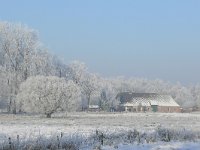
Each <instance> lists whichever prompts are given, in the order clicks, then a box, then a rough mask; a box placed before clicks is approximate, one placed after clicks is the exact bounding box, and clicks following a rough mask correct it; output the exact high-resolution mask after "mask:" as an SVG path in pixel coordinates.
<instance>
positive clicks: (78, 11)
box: [0, 0, 200, 84]
mask: <svg viewBox="0 0 200 150" xmlns="http://www.w3.org/2000/svg"><path fill="white" fill-rule="evenodd" d="M0 20H3V21H10V22H21V23H23V24H26V25H28V26H29V27H31V28H34V29H37V30H38V31H39V33H40V38H41V40H42V42H43V43H44V45H45V46H47V47H48V48H49V49H50V50H51V51H52V52H53V53H54V54H57V55H58V56H61V57H62V58H64V59H65V60H66V62H70V61H72V60H80V61H84V62H85V63H86V64H87V65H88V67H89V68H90V70H91V71H93V72H97V73H99V74H101V75H103V76H107V77H110V76H121V75H122V76H125V77H131V76H136V77H144V78H149V79H156V78H160V79H164V80H167V81H171V82H176V81H180V82H181V83H183V84H190V83H193V84H194V83H200V1H199V0H165V1H164V0H162V1H161V0H151V1H150V0H137V1H136V0H135V1H134V0H79V1H78V0H71V1H68V0H58V1H56V0H0Z"/></svg>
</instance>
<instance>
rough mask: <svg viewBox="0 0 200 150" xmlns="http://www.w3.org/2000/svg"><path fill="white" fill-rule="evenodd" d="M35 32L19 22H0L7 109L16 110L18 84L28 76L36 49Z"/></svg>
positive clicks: (0, 52)
mask: <svg viewBox="0 0 200 150" xmlns="http://www.w3.org/2000/svg"><path fill="white" fill-rule="evenodd" d="M37 46H38V38H37V33H36V32H35V31H34V30H32V29H30V28H28V27H26V26H23V25H21V24H12V23H8V22H0V54H1V56H0V57H1V62H0V63H1V65H2V66H3V67H4V68H5V69H6V73H7V76H6V78H5V80H7V84H8V86H9V89H10V92H9V103H8V111H9V112H13V113H15V112H16V102H15V98H16V95H17V93H18V89H19V85H20V83H21V82H22V81H24V80H26V79H27V78H28V77H29V76H30V74H31V73H30V72H31V63H32V60H31V58H32V53H33V52H34V51H35V50H36V49H37Z"/></svg>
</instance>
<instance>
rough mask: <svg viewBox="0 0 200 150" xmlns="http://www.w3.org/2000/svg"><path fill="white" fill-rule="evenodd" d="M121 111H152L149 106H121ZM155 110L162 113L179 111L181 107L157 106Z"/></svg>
mask: <svg viewBox="0 0 200 150" xmlns="http://www.w3.org/2000/svg"><path fill="white" fill-rule="evenodd" d="M121 111H127V112H153V111H152V108H151V106H146V107H143V106H137V107H136V106H135V107H133V106H125V107H121ZM157 112H163V113H173V112H175V113H180V112H181V108H180V107H179V106H158V110H157Z"/></svg>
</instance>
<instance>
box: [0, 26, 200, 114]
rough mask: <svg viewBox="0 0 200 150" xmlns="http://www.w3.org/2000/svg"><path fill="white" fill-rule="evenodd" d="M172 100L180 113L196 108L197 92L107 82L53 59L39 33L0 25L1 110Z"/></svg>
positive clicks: (141, 82) (159, 84) (160, 84)
mask: <svg viewBox="0 0 200 150" xmlns="http://www.w3.org/2000/svg"><path fill="white" fill-rule="evenodd" d="M127 91H130V92H157V93H165V94H170V95H172V96H173V98H174V99H175V100H176V101H177V102H178V103H179V104H180V105H181V106H182V107H193V106H200V86H199V85H195V86H189V87H185V86H182V85H181V84H180V83H176V84H172V83H169V82H165V81H162V80H147V79H142V78H130V79H125V78H112V79H106V78H102V77H100V76H99V75H96V74H94V73H90V72H89V71H88V68H87V66H86V65H85V64H84V63H82V62H79V61H74V62H71V63H69V64H66V63H64V62H62V61H61V60H60V59H58V58H57V57H56V56H53V55H51V54H50V53H49V52H48V51H47V50H46V48H45V47H44V46H43V45H42V44H41V43H40V41H39V38H38V33H37V32H36V31H35V30H33V29H30V28H28V27H26V26H24V25H21V24H13V23H9V22H0V108H7V111H8V112H10V113H16V112H17V111H26V112H28V111H30V112H40V113H44V114H46V115H47V116H48V117H50V116H51V114H52V113H54V112H55V111H57V110H65V111H71V110H77V109H83V108H87V107H88V106H89V105H90V104H99V105H100V106H101V108H102V109H103V110H109V109H110V108H111V107H116V106H117V105H118V103H119V102H118V101H117V100H116V98H115V97H116V95H117V94H118V93H119V92H127Z"/></svg>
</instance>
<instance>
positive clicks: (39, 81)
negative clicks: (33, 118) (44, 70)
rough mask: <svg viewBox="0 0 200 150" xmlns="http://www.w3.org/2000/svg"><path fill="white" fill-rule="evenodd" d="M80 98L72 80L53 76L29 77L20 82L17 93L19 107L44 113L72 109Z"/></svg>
mask: <svg viewBox="0 0 200 150" xmlns="http://www.w3.org/2000/svg"><path fill="white" fill-rule="evenodd" d="M79 99H80V90H79V88H78V87H77V85H76V84H74V83H73V81H68V82H66V80H65V79H64V78H59V77H55V76H48V77H45V76H36V77H30V78H28V79H27V81H25V82H24V83H22V84H21V86H20V92H19V94H18V95H17V103H18V106H19V109H22V110H23V111H26V112H36V113H42V114H45V115H46V116H47V117H51V115H52V114H53V113H54V112H56V111H58V110H66V111H69V110H74V109H76V107H77V106H76V105H78V100H79Z"/></svg>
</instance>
